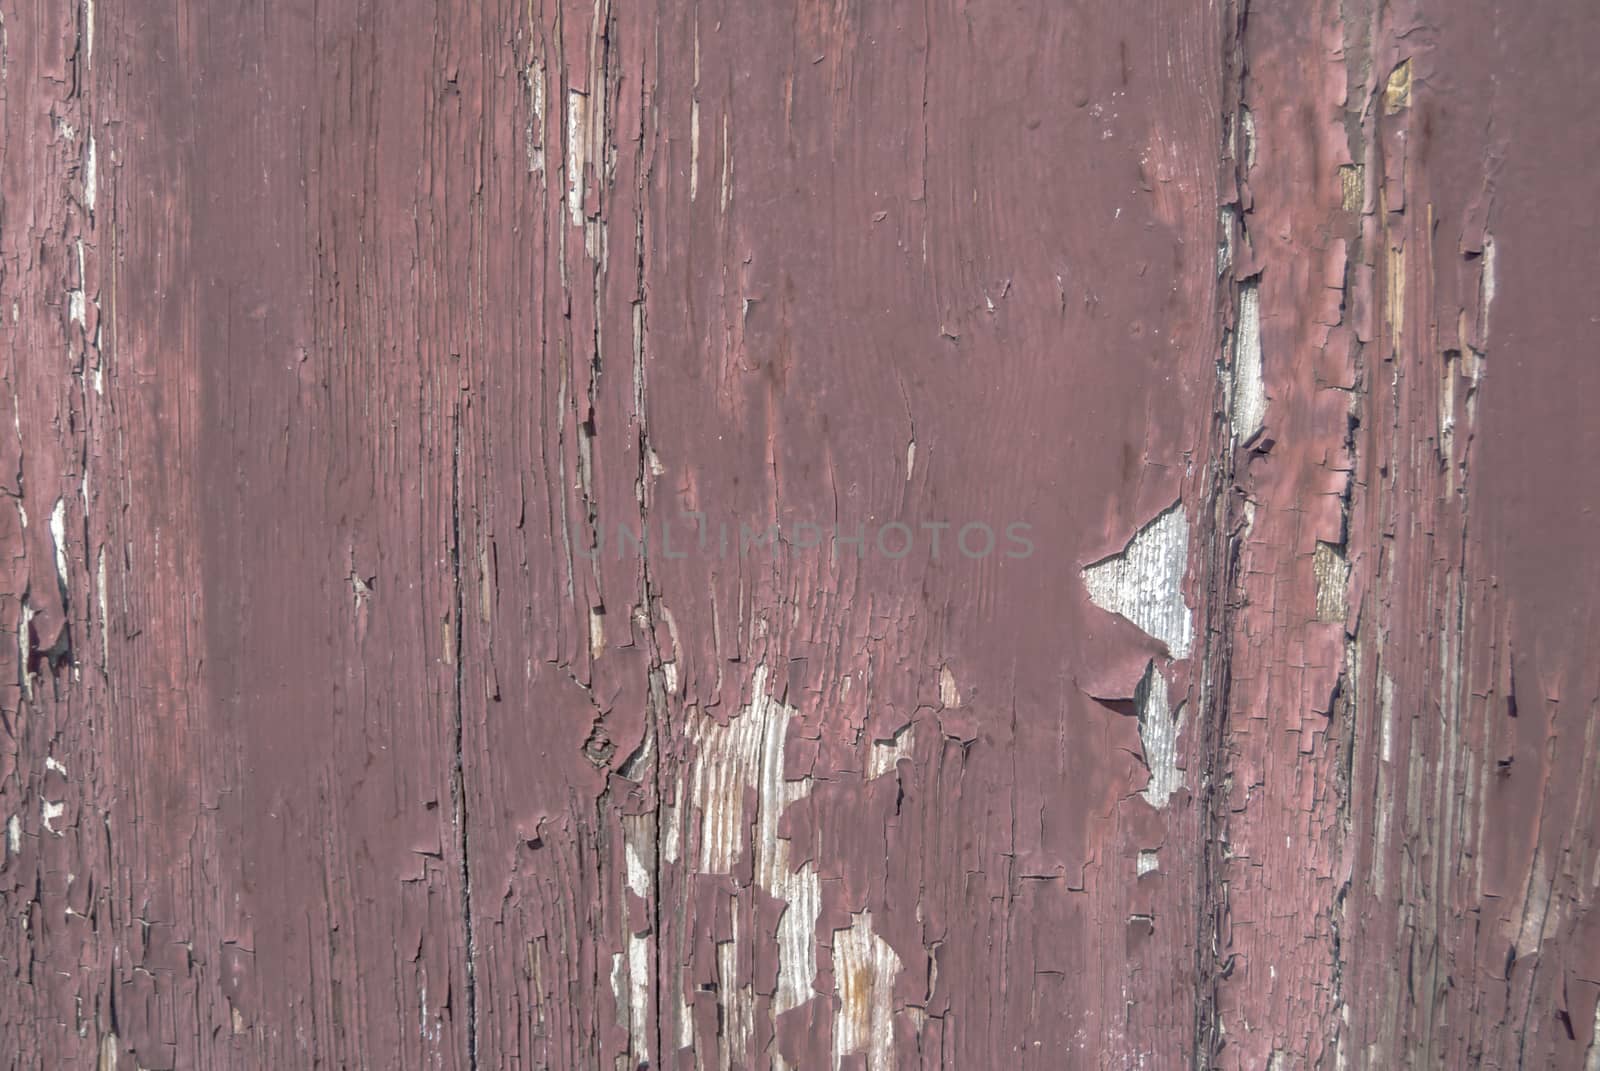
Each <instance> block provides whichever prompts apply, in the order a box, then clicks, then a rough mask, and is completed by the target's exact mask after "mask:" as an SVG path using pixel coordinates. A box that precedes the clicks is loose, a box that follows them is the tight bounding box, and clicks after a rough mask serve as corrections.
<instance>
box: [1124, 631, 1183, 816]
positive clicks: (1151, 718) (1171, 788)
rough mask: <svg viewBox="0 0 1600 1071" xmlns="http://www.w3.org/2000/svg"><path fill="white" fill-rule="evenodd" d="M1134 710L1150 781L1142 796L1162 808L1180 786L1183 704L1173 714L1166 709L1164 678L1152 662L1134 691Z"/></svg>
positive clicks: (1181, 775)
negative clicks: (1179, 764) (1179, 750)
mask: <svg viewBox="0 0 1600 1071" xmlns="http://www.w3.org/2000/svg"><path fill="white" fill-rule="evenodd" d="M1133 699H1134V707H1135V709H1137V710H1138V712H1139V740H1140V742H1141V743H1142V744H1143V745H1144V764H1145V766H1147V767H1149V769H1150V781H1149V783H1148V784H1146V785H1145V786H1144V792H1143V793H1141V794H1142V795H1143V796H1144V798H1145V802H1147V803H1149V804H1150V806H1152V807H1156V808H1161V807H1165V806H1166V805H1167V800H1168V799H1169V798H1170V797H1171V796H1172V794H1173V793H1174V792H1176V791H1178V789H1180V788H1182V787H1183V773H1182V771H1180V770H1179V769H1178V733H1179V731H1180V730H1181V729H1182V728H1183V704H1182V703H1179V704H1178V709H1177V711H1176V712H1175V713H1174V712H1173V711H1172V710H1170V709H1169V708H1168V706H1167V679H1166V677H1164V676H1162V674H1161V670H1160V669H1158V668H1157V667H1156V664H1155V663H1154V662H1151V663H1150V664H1149V666H1148V667H1147V668H1146V669H1145V671H1144V680H1142V681H1140V682H1139V687H1138V688H1137V689H1135V690H1134V695H1133Z"/></svg>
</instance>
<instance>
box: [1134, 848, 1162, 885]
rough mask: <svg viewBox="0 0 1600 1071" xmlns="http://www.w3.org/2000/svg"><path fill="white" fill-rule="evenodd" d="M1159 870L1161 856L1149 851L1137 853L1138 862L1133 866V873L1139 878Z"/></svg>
mask: <svg viewBox="0 0 1600 1071" xmlns="http://www.w3.org/2000/svg"><path fill="white" fill-rule="evenodd" d="M1160 869H1161V854H1160V853H1159V852H1156V851H1152V850H1150V849H1146V850H1144V851H1141V852H1140V853H1139V859H1138V862H1136V863H1135V864H1134V871H1135V873H1136V874H1137V875H1138V876H1139V877H1141V878H1142V877H1144V876H1145V875H1146V874H1153V873H1155V872H1156V871H1157V870H1160Z"/></svg>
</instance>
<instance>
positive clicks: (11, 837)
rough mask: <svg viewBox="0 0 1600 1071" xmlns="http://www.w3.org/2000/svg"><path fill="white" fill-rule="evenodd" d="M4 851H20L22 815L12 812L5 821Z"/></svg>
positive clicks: (15, 852)
mask: <svg viewBox="0 0 1600 1071" xmlns="http://www.w3.org/2000/svg"><path fill="white" fill-rule="evenodd" d="M6 851H7V852H9V853H10V854H12V855H16V854H17V853H18V852H20V851H22V816H21V815H17V814H14V815H12V816H11V818H10V819H9V820H8V821H7V822H6Z"/></svg>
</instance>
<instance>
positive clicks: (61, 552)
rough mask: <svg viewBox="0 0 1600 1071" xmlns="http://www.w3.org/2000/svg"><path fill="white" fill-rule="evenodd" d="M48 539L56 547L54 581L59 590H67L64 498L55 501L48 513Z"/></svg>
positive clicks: (65, 510) (65, 511) (65, 505)
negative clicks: (57, 582) (56, 581)
mask: <svg viewBox="0 0 1600 1071" xmlns="http://www.w3.org/2000/svg"><path fill="white" fill-rule="evenodd" d="M50 538H51V540H52V541H53V542H54V543H55V547H56V579H57V580H60V581H61V590H62V591H66V590H67V502H66V499H64V498H58V499H56V505H55V508H54V509H52V510H51V511H50Z"/></svg>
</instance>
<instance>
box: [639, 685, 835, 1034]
mask: <svg viewBox="0 0 1600 1071" xmlns="http://www.w3.org/2000/svg"><path fill="white" fill-rule="evenodd" d="M767 678H768V671H767V667H766V666H757V667H756V671H755V678H754V681H753V682H752V685H751V688H752V693H753V694H752V696H751V700H750V704H749V705H748V706H746V707H745V708H744V709H742V710H741V711H740V712H739V713H738V714H737V715H736V716H734V717H733V718H732V719H731V720H730V721H729V722H728V724H727V725H718V724H717V723H716V722H714V721H712V720H710V719H709V718H702V719H698V720H697V721H696V722H693V723H691V726H690V735H691V738H692V739H693V740H694V741H695V744H696V745H697V747H698V754H697V756H696V759H695V764H694V774H693V781H692V788H691V792H690V797H689V798H690V799H691V800H693V801H694V803H695V804H696V805H698V806H699V808H700V845H699V849H700V855H699V867H698V870H699V872H700V873H703V874H726V873H728V872H730V871H731V870H732V869H733V865H734V863H735V862H737V861H738V859H739V858H740V857H741V855H742V854H743V852H744V835H745V831H746V830H747V829H748V830H750V831H751V836H752V838H753V843H752V845H751V852H752V854H753V857H754V858H753V861H754V864H755V867H754V869H755V882H756V885H757V886H759V887H760V888H761V889H763V890H764V891H766V892H767V893H768V895H770V896H772V897H774V898H775V899H777V900H779V901H781V902H782V903H783V904H784V905H785V906H784V911H783V915H782V916H781V917H780V919H779V921H778V933H777V943H778V989H777V992H776V993H775V994H774V996H773V1012H774V1014H779V1013H782V1012H785V1011H788V1010H789V1009H790V1008H795V1007H798V1006H799V1005H801V1004H804V1003H805V1002H806V1001H807V1000H810V999H811V997H812V996H813V995H814V993H813V990H812V986H813V984H814V983H815V981H816V976H817V959H816V927H817V916H818V914H819V912H820V911H821V907H822V892H821V886H820V883H819V881H818V879H817V875H816V872H815V871H814V870H813V869H812V868H811V864H809V863H806V864H804V865H802V866H801V867H800V868H799V869H798V870H794V869H792V863H791V860H790V853H789V842H788V841H787V840H785V839H783V838H781V837H779V836H778V820H779V818H780V817H781V816H782V814H783V812H784V810H785V809H786V808H787V807H788V806H789V805H790V804H792V803H794V802H795V801H797V800H800V799H802V798H804V797H805V796H806V795H807V794H809V793H810V791H811V779H810V778H809V777H806V778H801V779H799V780H792V781H791V780H788V779H787V778H785V777H784V775H783V763H784V742H785V740H786V739H787V737H788V732H789V721H790V719H791V718H793V717H794V716H795V714H796V713H797V712H796V711H795V709H794V708H793V707H790V706H786V705H785V704H783V703H780V702H777V701H776V700H774V699H773V698H772V697H771V696H769V695H768V694H767ZM750 789H754V790H755V793H756V814H755V816H754V820H753V821H752V820H751V819H750V818H749V817H748V816H746V815H745V813H744V802H745V793H746V792H747V791H748V790H750ZM669 835H670V834H669ZM735 946H736V941H733V942H728V943H727V944H726V945H725V947H724V948H723V949H722V950H720V951H725V952H727V953H728V954H729V955H730V956H731V955H733V952H734V949H735ZM723 999H724V1001H725V1008H726V1009H727V1010H729V1011H731V1012H733V1013H734V1014H735V1015H736V1016H742V1015H743V1014H744V1012H743V1008H744V1003H743V1002H744V1000H745V994H743V993H742V992H741V993H734V992H726V993H725V994H724V997H723Z"/></svg>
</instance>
